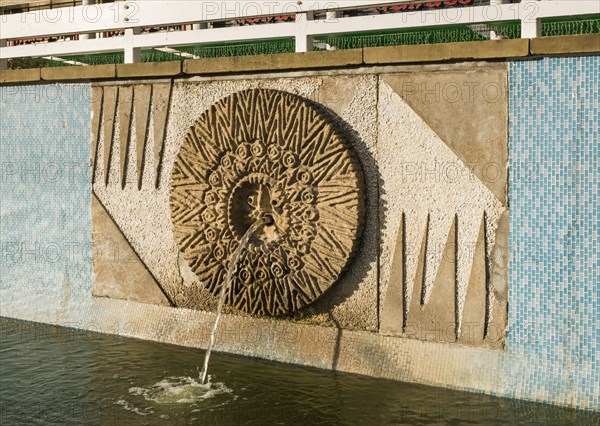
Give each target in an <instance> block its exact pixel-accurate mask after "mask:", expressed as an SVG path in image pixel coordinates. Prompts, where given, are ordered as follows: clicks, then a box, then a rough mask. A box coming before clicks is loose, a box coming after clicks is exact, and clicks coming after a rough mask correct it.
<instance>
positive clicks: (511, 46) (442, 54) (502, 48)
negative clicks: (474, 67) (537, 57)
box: [364, 39, 529, 65]
mask: <svg viewBox="0 0 600 426" xmlns="http://www.w3.org/2000/svg"><path fill="white" fill-rule="evenodd" d="M527 55H529V39H515V40H486V41H480V42H472V43H440V44H432V45H427V46H424V45H410V46H393V47H369V48H365V49H364V63H365V64H367V65H372V64H373V65H374V64H398V63H416V62H443V61H453V60H478V59H507V58H519V57H525V56H527Z"/></svg>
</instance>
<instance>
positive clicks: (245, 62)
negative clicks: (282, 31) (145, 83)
mask: <svg viewBox="0 0 600 426" xmlns="http://www.w3.org/2000/svg"><path fill="white" fill-rule="evenodd" d="M362 63H363V56H362V49H351V50H334V51H326V52H307V53H279V54H274V55H255V56H231V57H226V58H210V59H208V58H207V59H189V60H186V61H184V63H183V72H184V73H185V74H188V75H198V74H223V73H236V72H251V71H273V70H295V69H315V68H334V67H345V66H352V65H362Z"/></svg>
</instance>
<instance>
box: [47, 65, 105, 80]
mask: <svg viewBox="0 0 600 426" xmlns="http://www.w3.org/2000/svg"><path fill="white" fill-rule="evenodd" d="M41 75H42V80H45V81H61V80H97V79H104V78H115V77H116V76H117V73H116V67H115V65H114V64H108V65H87V66H73V67H49V68H42V69H41Z"/></svg>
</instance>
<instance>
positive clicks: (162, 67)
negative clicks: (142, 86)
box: [117, 61, 182, 78]
mask: <svg viewBox="0 0 600 426" xmlns="http://www.w3.org/2000/svg"><path fill="white" fill-rule="evenodd" d="M181 64H182V62H181V61H172V62H146V63H141V64H117V77H119V78H136V77H172V76H177V75H179V74H181Z"/></svg>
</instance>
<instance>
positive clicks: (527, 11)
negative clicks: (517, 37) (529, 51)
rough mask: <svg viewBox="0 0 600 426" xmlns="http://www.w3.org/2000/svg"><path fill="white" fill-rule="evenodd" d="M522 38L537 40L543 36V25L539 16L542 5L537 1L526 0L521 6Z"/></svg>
mask: <svg viewBox="0 0 600 426" xmlns="http://www.w3.org/2000/svg"><path fill="white" fill-rule="evenodd" d="M519 6H520V7H519V14H520V15H519V17H520V18H521V38H536V37H540V36H541V35H542V24H541V21H540V19H539V18H538V17H537V16H538V11H539V9H540V4H539V3H538V2H537V1H536V0H524V1H522V2H521V3H520V4H519Z"/></svg>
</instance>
